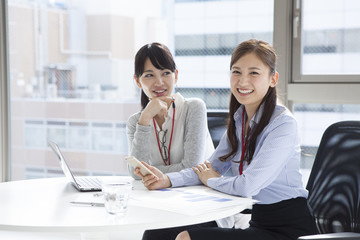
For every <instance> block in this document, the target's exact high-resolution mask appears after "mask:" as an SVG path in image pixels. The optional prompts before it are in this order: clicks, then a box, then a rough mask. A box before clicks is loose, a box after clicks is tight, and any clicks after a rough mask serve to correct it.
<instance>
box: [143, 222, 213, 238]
mask: <svg viewBox="0 0 360 240" xmlns="http://www.w3.org/2000/svg"><path fill="white" fill-rule="evenodd" d="M216 227H217V224H216V222H215V221H212V222H206V223H200V224H194V225H187V226H181V227H174V228H163V229H156V230H146V231H145V232H144V234H143V238H142V240H174V239H175V238H176V236H177V235H178V234H179V233H181V232H182V231H185V230H189V229H194V228H202V229H206V228H216Z"/></svg>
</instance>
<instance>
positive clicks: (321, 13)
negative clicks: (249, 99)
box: [287, 0, 360, 184]
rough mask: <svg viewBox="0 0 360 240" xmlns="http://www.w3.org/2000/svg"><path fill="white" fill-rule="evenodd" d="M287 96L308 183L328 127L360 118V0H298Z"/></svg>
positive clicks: (294, 19)
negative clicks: (295, 123)
mask: <svg viewBox="0 0 360 240" xmlns="http://www.w3.org/2000/svg"><path fill="white" fill-rule="evenodd" d="M293 21H294V22H293V23H294V29H293V36H292V37H293V39H292V40H293V49H292V50H293V51H292V53H293V54H292V60H293V65H292V77H291V79H290V81H289V82H290V83H289V84H288V87H287V90H288V92H287V93H288V100H289V101H290V102H291V103H292V106H293V111H294V115H295V117H296V118H297V120H298V122H299V131H300V133H301V148H302V162H301V167H302V171H303V172H304V182H305V184H306V181H307V176H308V174H309V173H310V170H311V167H312V164H313V161H314V158H315V155H316V152H317V148H318V145H319V143H320V140H321V137H322V135H323V133H324V131H325V129H326V128H327V127H329V126H330V125H331V124H332V123H335V122H338V121H344V120H360V98H359V97H358V92H359V90H360V84H359V83H360V68H359V67H358V64H357V63H358V62H360V42H359V39H360V2H358V1H351V0H329V1H328V0H326V1H325V0H318V1H311V0H295V1H294V5H293Z"/></svg>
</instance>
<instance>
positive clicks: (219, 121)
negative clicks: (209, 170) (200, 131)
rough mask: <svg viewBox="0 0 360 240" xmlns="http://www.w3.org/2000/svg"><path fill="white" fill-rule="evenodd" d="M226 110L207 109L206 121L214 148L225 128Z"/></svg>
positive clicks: (227, 114) (227, 115) (227, 113)
mask: <svg viewBox="0 0 360 240" xmlns="http://www.w3.org/2000/svg"><path fill="white" fill-rule="evenodd" d="M228 117H229V112H228V111H208V112H207V121H208V128H209V132H210V135H211V138H212V140H213V143H214V147H215V148H216V147H217V145H219V142H220V139H221V137H222V136H223V135H224V133H225V131H226V129H227V119H228Z"/></svg>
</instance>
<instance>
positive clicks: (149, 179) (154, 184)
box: [134, 162, 171, 190]
mask: <svg viewBox="0 0 360 240" xmlns="http://www.w3.org/2000/svg"><path fill="white" fill-rule="evenodd" d="M141 163H142V164H144V165H145V166H146V167H147V168H149V169H150V170H151V171H152V172H153V173H154V174H155V175H156V176H154V175H151V174H148V175H146V176H143V175H142V174H141V172H140V168H135V170H134V172H135V174H136V175H138V176H140V177H141V178H142V182H143V184H144V186H145V187H146V188H147V189H149V190H155V189H163V188H169V187H171V182H170V179H169V177H168V176H167V175H166V174H164V173H162V172H161V171H160V170H159V169H157V168H156V167H153V166H150V165H149V164H147V163H146V162H141Z"/></svg>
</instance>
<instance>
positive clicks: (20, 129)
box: [7, 0, 274, 180]
mask: <svg viewBox="0 0 360 240" xmlns="http://www.w3.org/2000/svg"><path fill="white" fill-rule="evenodd" d="M273 4H274V1H273V0H242V1H233V0H213V1H177V0H155V1H148V0H134V1H126V0H117V1H106V4H104V2H103V1H99V0H88V1H83V0H75V1H74V0H71V1H70V0H48V1H47V0H45V1H44V0H8V19H7V22H8V27H9V33H8V35H9V36H8V37H9V46H8V50H9V62H10V65H9V81H10V82H9V83H10V89H11V93H10V99H9V101H10V105H11V124H10V126H11V143H10V145H11V179H12V180H18V179H26V178H37V177H48V176H58V175H59V167H58V166H57V162H56V159H55V155H54V154H53V153H52V152H51V150H50V148H49V147H48V146H47V139H52V140H54V141H56V142H57V143H58V144H59V146H60V147H61V148H62V150H63V152H64V155H65V157H66V158H67V160H68V162H69V165H70V167H71V168H73V169H74V170H75V171H76V172H77V173H80V174H82V175H84V174H85V175H86V174H87V175H92V174H97V173H101V174H105V175H119V174H120V175H124V174H127V167H126V163H125V162H124V161H123V158H124V156H125V155H126V154H127V148H128V146H127V138H126V132H125V127H126V121H127V119H128V117H129V116H130V115H131V114H133V113H135V112H137V111H138V110H139V109H140V104H139V103H140V100H139V90H138V89H137V87H136V85H135V84H134V80H133V61H134V56H135V53H136V51H137V50H138V49H139V48H140V47H141V46H143V45H144V44H146V43H149V42H154V41H157V42H162V43H165V44H166V45H167V46H168V47H169V48H170V49H171V51H172V52H173V54H174V56H175V61H176V63H177V66H178V69H179V73H180V75H179V77H180V78H179V82H178V86H177V91H179V92H181V93H182V94H183V95H184V96H185V97H190V96H191V97H196V96H197V97H200V98H202V99H204V101H205V102H206V104H207V106H208V108H209V109H227V108H228V101H229V93H230V91H229V76H228V70H229V66H228V65H229V63H230V54H231V52H232V50H233V49H234V48H235V46H236V45H237V44H238V43H239V42H241V41H243V40H247V39H249V38H261V39H264V40H267V41H269V42H272V35H273V15H274V14H273V9H274V8H273ZM260 5H261V6H263V7H262V8H259V7H258V6H260ZM244 9H247V10H246V11H244ZM24 39H26V41H24ZM60 173H61V172H60Z"/></svg>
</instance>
